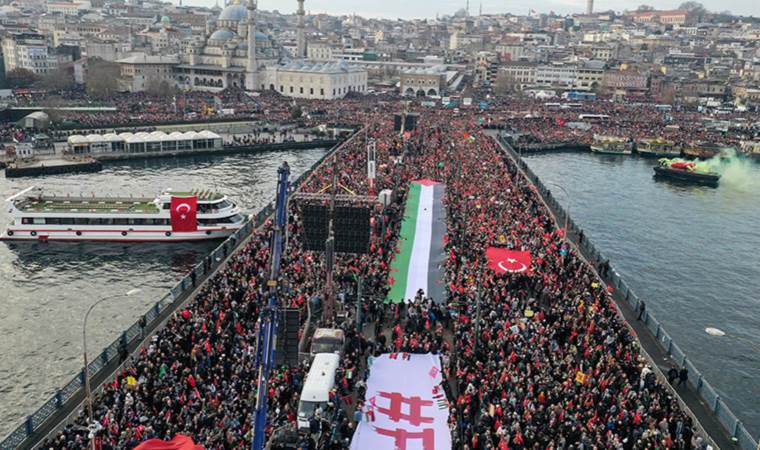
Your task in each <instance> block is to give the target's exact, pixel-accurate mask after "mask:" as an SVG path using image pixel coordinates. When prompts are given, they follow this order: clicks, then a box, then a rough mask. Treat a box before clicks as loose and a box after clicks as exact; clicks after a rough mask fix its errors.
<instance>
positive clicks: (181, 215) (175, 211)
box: [170, 196, 198, 232]
mask: <svg viewBox="0 0 760 450" xmlns="http://www.w3.org/2000/svg"><path fill="white" fill-rule="evenodd" d="M197 213H198V197H195V196H193V197H172V204H171V210H170V215H171V224H172V231H178V232H182V231H198V222H197V221H196V220H195V217H196V215H197Z"/></svg>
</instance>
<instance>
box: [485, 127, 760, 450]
mask: <svg viewBox="0 0 760 450" xmlns="http://www.w3.org/2000/svg"><path fill="white" fill-rule="evenodd" d="M496 139H498V141H499V142H500V143H501V144H502V148H504V149H505V152H506V154H507V155H508V156H509V157H510V158H511V159H512V160H513V161H514V162H515V163H516V164H517V166H518V167H519V168H520V169H521V170H522V171H523V173H524V174H525V176H526V178H527V179H528V181H530V183H532V184H533V185H534V186H535V187H536V190H537V193H538V194H539V195H540V196H541V197H542V199H543V201H544V203H545V204H546V205H547V207H548V208H549V210H550V211H551V212H552V214H553V215H554V217H555V220H556V221H557V223H559V224H561V223H563V222H564V221H565V219H566V218H567V224H568V225H567V228H568V229H567V230H566V233H567V235H568V237H569V239H570V240H571V241H574V242H573V244H574V246H575V248H576V249H577V250H578V252H579V253H580V254H581V255H582V256H583V257H584V258H585V259H586V260H587V261H589V262H590V263H591V264H594V263H595V262H601V261H604V260H605V258H604V255H603V254H602V253H600V252H599V250H597V249H596V247H595V246H594V245H593V243H592V242H591V239H590V237H589V236H585V237H584V239H583V240H582V241H581V242H579V241H578V236H579V233H580V232H581V228H580V227H579V226H578V225H577V224H576V223H575V222H574V221H573V219H572V218H570V217H569V216H567V212H566V211H565V210H564V208H563V207H562V206H561V205H560V204H559V202H557V200H556V199H555V198H554V197H553V196H552V195H551V192H550V190H549V189H547V187H546V186H544V184H543V183H542V182H541V180H540V179H539V178H538V176H536V174H535V173H534V172H533V171H532V170H531V169H530V167H528V164H527V163H526V162H525V161H524V160H523V159H522V157H521V155H520V154H519V153H518V152H517V151H516V150H515V149H514V148H513V147H512V146H511V145H510V143H509V142H507V141H506V140H504V139H502V137H501V136H499V137H498V138H496ZM600 278H602V280H603V282H604V283H605V284H606V285H607V286H611V287H612V288H613V289H614V290H615V302H616V304H617V306H618V311H619V312H620V314H621V316H622V317H623V318H624V319H625V321H626V323H627V325H628V327H629V329H631V330H632V334H633V335H634V336H636V338H637V340H638V341H639V347H640V351H641V353H642V354H643V355H644V356H645V357H646V358H647V360H649V363H650V366H651V367H652V369H653V370H654V372H655V374H656V375H657V377H658V378H659V379H660V382H661V383H663V385H666V386H667V385H668V383H667V381H666V378H665V375H664V374H663V371H662V370H661V368H660V366H658V364H657V361H656V360H655V358H653V357H652V355H651V354H650V353H655V352H658V353H660V354H661V356H662V359H668V360H669V361H670V363H672V364H676V365H678V367H686V368H687V369H688V370H689V379H688V385H689V386H688V389H687V390H686V391H676V390H675V389H672V388H670V390H671V392H672V394H673V395H674V396H676V397H677V398H678V399H679V403H680V404H681V407H682V408H683V409H684V411H687V412H688V413H689V414H690V415H691V416H692V418H693V419H696V420H695V423H696V424H698V426H699V427H700V428H701V431H703V436H705V437H706V439H707V441H708V442H709V443H711V444H713V446H714V447H716V448H720V449H723V450H727V449H731V448H735V449H741V450H758V449H760V447H758V442H757V441H756V440H755V439H754V438H753V437H752V435H751V434H750V432H749V431H748V430H747V429H746V428H745V426H744V425H743V424H742V422H741V421H740V420H739V419H738V418H737V417H736V415H735V414H734V413H733V412H732V411H731V409H730V408H729V407H728V405H727V404H726V403H725V402H724V401H723V399H721V397H720V395H719V394H718V393H717V391H716V390H715V388H714V387H713V386H712V385H711V384H710V383H709V382H708V381H707V380H706V379H705V378H704V376H703V375H702V374H701V372H700V371H699V370H698V369H697V367H696V366H695V365H694V364H693V362H692V361H691V360H690V359H689V358H688V357H687V356H686V354H685V352H684V351H683V350H682V349H681V348H680V347H679V346H678V344H676V343H675V342H674V341H673V338H672V337H671V336H670V334H669V333H668V332H667V331H666V330H665V327H664V326H663V325H662V323H661V322H660V321H658V320H657V319H656V318H655V317H654V315H653V314H652V313H651V311H650V310H649V309H646V310H645V312H644V314H643V316H642V318H641V322H640V323H641V324H643V327H640V328H639V327H638V324H636V325H637V326H636V329H634V324H633V323H632V322H634V321H635V319H636V315H635V312H636V311H638V308H639V305H640V303H641V301H642V300H641V299H640V298H639V297H638V296H637V295H636V294H635V293H634V292H633V290H632V289H631V288H630V287H628V285H627V283H626V282H625V280H623V278H622V277H621V276H620V274H619V273H618V272H617V271H616V270H615V268H614V266H613V265H612V263H610V269H609V274H608V275H607V276H606V277H600ZM624 309H625V310H627V312H628V314H626V313H625V312H624ZM631 312H634V313H633V315H631ZM644 333H646V334H648V336H644V335H643V334H644ZM650 342H651V345H647V343H650ZM689 397H694V398H689Z"/></svg>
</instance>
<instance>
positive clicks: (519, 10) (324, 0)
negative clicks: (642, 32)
mask: <svg viewBox="0 0 760 450" xmlns="http://www.w3.org/2000/svg"><path fill="white" fill-rule="evenodd" d="M172 1H173V2H174V3H177V2H178V0H172ZM216 3H217V0H183V4H184V5H192V6H207V7H212V6H214V5H215V4H216ZM681 3H683V0H668V1H666V2H649V1H645V0H622V1H615V0H596V1H595V2H594V9H595V10H597V11H606V10H610V9H612V10H615V11H623V10H626V9H628V10H633V9H636V8H637V7H638V6H639V5H642V4H646V5H650V6H653V7H655V8H658V9H676V8H678V6H679V5H680V4H681ZM701 3H702V4H703V5H704V6H705V8H707V9H708V10H710V11H716V12H718V11H726V10H728V11H731V12H732V13H734V14H738V15H744V16H751V15H754V16H756V15H758V13H760V8H758V7H757V6H755V5H753V2H751V1H749V0H727V1H722V2H719V1H718V0H707V1H703V2H701ZM219 4H220V6H221V5H223V0H220V1H219ZM465 4H466V0H436V1H435V2H433V1H430V0H423V1H419V2H407V1H402V0H386V1H385V2H382V3H375V2H361V3H360V4H357V2H353V1H350V0H306V12H307V14H316V13H328V14H332V15H343V14H357V15H360V16H363V17H377V18H385V19H395V18H401V19H411V18H430V17H435V16H436V14H438V15H451V14H453V13H455V12H456V11H458V10H459V9H462V8H464V7H465ZM480 5H481V3H480V2H478V1H475V0H472V1H470V14H472V15H477V14H478V11H479V9H480ZM585 5H586V0H541V1H539V2H534V1H531V0H517V1H514V2H509V4H508V5H507V2H505V1H502V0H484V1H483V2H482V6H483V13H484V14H503V13H512V14H520V15H523V14H527V13H528V12H529V11H530V10H535V11H536V12H540V13H548V12H549V11H554V12H555V13H558V14H572V13H582V12H584V11H585ZM259 8H261V9H265V10H270V11H271V10H275V9H276V10H278V11H279V12H281V13H286V14H289V13H293V12H295V10H296V8H297V2H296V1H295V0H293V1H290V2H282V1H278V0H259Z"/></svg>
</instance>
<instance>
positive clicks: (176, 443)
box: [132, 434, 203, 450]
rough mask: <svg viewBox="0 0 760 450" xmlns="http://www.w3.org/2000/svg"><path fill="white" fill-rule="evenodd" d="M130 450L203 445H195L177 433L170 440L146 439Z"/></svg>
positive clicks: (185, 449)
mask: <svg viewBox="0 0 760 450" xmlns="http://www.w3.org/2000/svg"><path fill="white" fill-rule="evenodd" d="M132 450H203V446H202V445H196V444H195V443H194V442H193V439H192V438H190V437H188V436H185V435H182V434H178V435H176V436H174V439H172V440H171V441H162V440H161V439H148V440H147V441H144V442H142V443H141V444H140V445H138V446H137V447H135V448H134V449H132Z"/></svg>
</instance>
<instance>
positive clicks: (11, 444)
mask: <svg viewBox="0 0 760 450" xmlns="http://www.w3.org/2000/svg"><path fill="white" fill-rule="evenodd" d="M357 135H359V133H354V135H353V136H352V137H351V138H349V139H348V140H346V141H344V142H343V143H340V144H338V145H336V146H335V147H333V148H332V149H331V150H330V151H328V152H326V153H325V154H324V155H323V156H322V157H321V158H320V159H319V160H318V161H317V162H316V163H314V164H313V165H312V166H311V168H309V169H307V170H305V171H304V172H302V173H301V175H299V176H298V178H296V179H295V181H293V182H292V183H291V186H292V189H297V188H298V187H299V186H300V185H301V183H302V182H303V181H304V180H306V179H307V178H308V177H309V176H310V175H311V173H312V172H313V171H314V169H315V168H317V167H319V166H320V165H322V163H323V162H324V161H325V160H326V159H327V158H328V157H331V156H332V155H334V154H335V153H336V152H337V151H338V150H340V149H341V148H342V147H343V146H344V145H346V144H348V143H349V142H350V141H352V140H353V139H354V138H355V137H356V136H357ZM274 209H275V205H274V202H269V204H267V205H266V206H264V207H263V208H262V209H261V210H260V211H259V212H258V213H256V215H255V216H253V217H252V218H251V220H249V221H248V222H246V224H245V225H244V226H243V227H242V228H240V229H239V230H237V231H236V232H235V233H233V234H232V235H231V236H229V237H228V238H227V239H226V240H225V241H224V242H222V243H221V244H220V245H219V246H218V247H217V248H216V249H214V251H212V252H211V253H210V254H209V255H208V256H206V258H204V259H203V261H201V262H200V263H198V264H197V265H196V266H195V267H194V268H193V270H191V271H190V272H189V273H188V274H187V275H186V276H185V277H184V278H182V279H181V280H180V281H178V282H177V284H175V285H174V287H172V288H171V289H170V290H169V292H168V293H167V294H166V295H164V296H163V297H162V298H161V299H160V300H158V301H157V302H156V303H155V304H154V305H153V306H152V307H151V308H150V309H149V310H148V311H146V312H145V314H144V316H143V317H144V318H145V321H144V323H145V327H144V328H143V327H142V326H141V324H140V320H138V321H136V322H135V323H133V324H132V326H130V327H129V328H128V329H127V330H125V331H124V332H123V333H122V334H121V335H120V336H119V337H118V338H117V339H116V340H114V341H113V342H112V343H111V344H110V345H108V346H107V347H105V348H104V349H103V351H102V352H101V353H100V354H98V355H97V356H96V357H94V358H93V360H92V361H91V362H90V364H89V365H88V367H87V373H88V374H89V375H90V379H93V378H95V377H97V376H103V375H105V376H107V375H108V374H107V373H106V371H107V370H108V368H109V366H111V365H112V363H113V362H115V361H116V360H118V358H120V348H123V347H126V348H131V347H134V346H135V345H138V344H139V342H140V341H141V340H142V338H143V336H145V333H150V332H152V331H154V330H156V329H158V327H159V325H160V324H161V322H162V320H163V319H164V317H162V313H164V312H166V310H167V309H168V308H176V307H177V306H179V304H180V303H181V301H180V300H182V299H184V298H186V296H187V295H189V294H190V293H191V292H192V291H193V290H194V289H195V283H197V281H198V280H201V279H202V277H203V276H204V275H206V274H207V273H210V272H213V271H214V270H216V268H217V267H218V266H219V265H220V264H221V263H222V262H223V261H224V260H225V258H226V257H227V255H228V254H230V253H231V252H233V251H234V250H235V249H236V248H237V246H238V244H240V243H241V242H243V241H244V240H245V238H246V237H247V236H248V235H250V234H251V232H252V231H253V229H254V228H256V227H259V226H261V225H262V224H263V223H264V221H266V220H267V218H269V217H270V216H271V215H272V214H273V213H274ZM194 280H195V281H194ZM101 372H103V373H101ZM83 390H84V369H83V370H82V371H81V372H80V373H79V374H78V375H77V376H75V377H74V378H73V379H72V380H71V381H69V382H68V383H66V385H64V386H63V387H62V388H60V389H58V390H57V391H56V393H55V395H53V397H52V398H50V399H48V400H47V401H46V402H45V403H44V404H43V405H42V406H41V407H40V408H39V409H37V411H35V412H33V413H32V414H30V415H28V416H27V417H26V419H25V420H24V422H23V423H22V424H21V425H19V426H18V427H16V429H15V430H13V431H12V432H11V433H10V434H9V435H8V436H6V437H5V439H3V440H2V442H0V450H12V449H16V448H18V447H20V446H21V445H22V444H24V443H25V442H26V441H27V440H29V439H30V438H36V439H42V438H43V437H44V435H43V436H40V434H42V433H41V429H42V426H43V424H45V423H46V422H47V421H48V419H50V418H51V417H52V416H53V415H55V414H57V413H58V412H60V411H61V410H63V409H64V408H66V407H67V406H69V407H70V406H71V405H67V402H69V401H70V400H72V398H74V397H75V396H76V395H77V394H78V393H79V392H81V391H83Z"/></svg>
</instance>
